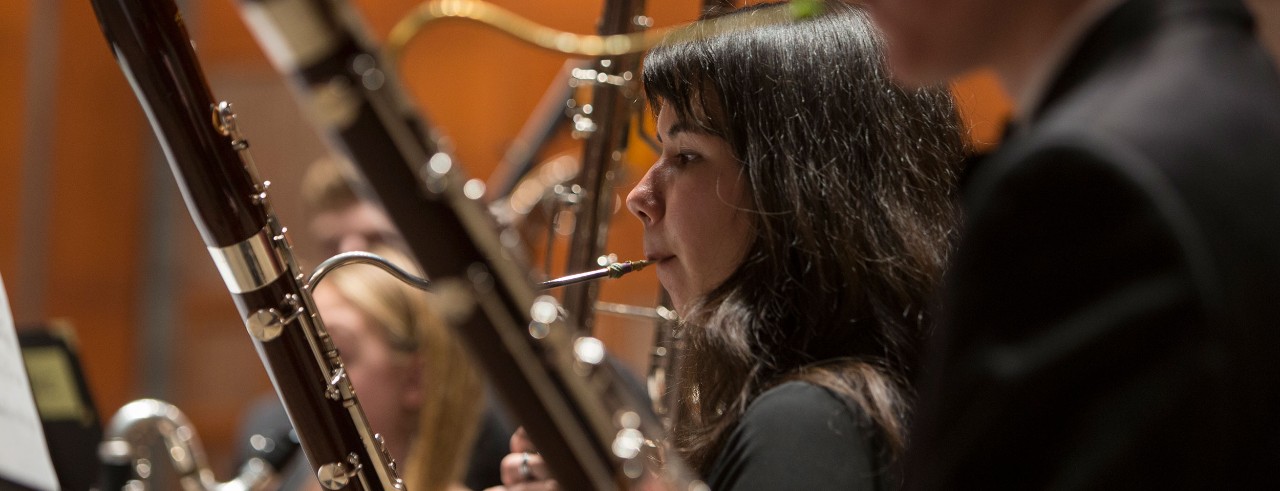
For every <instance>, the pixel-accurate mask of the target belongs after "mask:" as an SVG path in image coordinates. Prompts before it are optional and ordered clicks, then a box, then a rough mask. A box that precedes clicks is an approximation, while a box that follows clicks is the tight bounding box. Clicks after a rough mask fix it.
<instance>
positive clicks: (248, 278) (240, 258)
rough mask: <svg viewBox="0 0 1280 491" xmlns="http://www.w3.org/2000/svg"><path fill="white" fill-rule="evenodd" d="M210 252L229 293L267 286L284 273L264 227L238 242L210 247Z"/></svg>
mask: <svg viewBox="0 0 1280 491" xmlns="http://www.w3.org/2000/svg"><path fill="white" fill-rule="evenodd" d="M209 255H211V256H213V263H214V264H216V265H217V266H218V272H220V273H222V280H223V281H225V282H226V283H227V289H228V290H231V293H236V294H240V293H248V292H251V291H254V290H257V289H259V288H262V287H264V286H267V285H268V284H270V283H271V282H272V281H275V279H276V278H279V277H280V275H281V274H283V273H284V270H285V267H284V264H282V262H281V261H280V258H279V257H277V255H276V254H275V250H274V249H273V248H272V247H271V232H270V230H268V228H267V227H263V228H262V230H260V231H258V233H256V234H253V236H252V237H249V238H248V239H245V240H244V241H242V242H240V243H239V244H232V245H229V246H226V247H210V248H209Z"/></svg>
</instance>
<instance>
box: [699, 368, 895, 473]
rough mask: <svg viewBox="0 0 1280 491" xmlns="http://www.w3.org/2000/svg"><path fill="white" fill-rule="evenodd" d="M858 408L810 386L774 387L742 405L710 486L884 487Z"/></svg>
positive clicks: (801, 384)
mask: <svg viewBox="0 0 1280 491" xmlns="http://www.w3.org/2000/svg"><path fill="white" fill-rule="evenodd" d="M855 411H856V409H854V408H851V407H850V406H849V405H847V404H845V403H844V402H843V401H842V400H840V399H838V398H837V397H836V396H835V395H834V394H832V393H831V392H829V391H827V390H826V389H824V388H822V387H819V386H816V385H813V384H809V383H804V382H788V383H786V384H783V385H780V386H778V387H774V388H773V389H770V390H769V391H767V392H765V393H764V394H761V395H760V397H758V398H756V400H755V401H753V402H752V403H751V404H750V405H749V406H748V407H747V412H746V414H744V415H743V417H742V420H741V421H739V423H738V426H737V428H735V429H734V430H733V431H732V433H731V434H730V435H729V438H728V439H727V440H726V441H725V446H724V448H723V449H722V450H721V451H720V454H719V455H718V456H717V457H716V460H715V462H714V463H713V464H712V466H711V470H710V471H709V472H708V475H707V484H708V485H710V487H711V489H713V490H715V491H727V490H734V491H744V490H757V489H758V490H785V489H797V490H798V489H804V490H824V489H833V490H834V489H839V490H871V489H881V488H883V487H884V486H883V485H882V483H884V482H886V481H887V479H886V478H885V476H884V473H885V472H886V471H885V470H884V467H885V466H883V465H880V464H879V463H878V462H877V458H876V453H875V452H874V451H873V448H874V447H873V445H872V444H871V442H870V441H869V439H868V435H869V434H868V429H867V428H866V427H865V426H863V425H862V424H860V423H859V419H862V418H860V417H859V413H857V412H855Z"/></svg>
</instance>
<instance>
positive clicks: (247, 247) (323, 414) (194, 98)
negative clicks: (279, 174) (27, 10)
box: [93, 0, 403, 490]
mask: <svg viewBox="0 0 1280 491" xmlns="http://www.w3.org/2000/svg"><path fill="white" fill-rule="evenodd" d="M93 7H94V11H95V12H96V13H97V15H98V20H99V22H100V24H101V27H102V31H103V34H105V35H106V38H107V41H108V42H109V43H110V45H111V49H112V50H113V52H114V53H115V56H116V59H117V60H118V61H119V62H120V67H121V69H122V70H124V72H125V75H126V77H127V78H128V79H129V83H130V84H131V85H132V86H133V90H134V92H135V93H136V94H137V96H138V101H139V102H140V103H141V104H142V107H143V109H144V110H145V111H146V113H147V117H148V119H150V121H151V126H152V128H153V129H154V130H155V132H156V136H157V137H158V138H159V140H160V143H161V146H162V147H163V148H164V152H165V156H166V157H167V158H168V160H169V165H170V167H171V168H172V170H173V173H174V176H175V177H176V178H177V181H178V186H179V187H180V188H181V190H182V197H183V199H184V200H185V201H186V203H187V208H188V210H189V211H190V212H191V216H192V218H193V219H195V222H196V226H197V228H199V229H200V235H201V236H202V237H203V238H204V242H205V245H206V246H208V249H209V253H210V254H211V255H212V256H213V260H214V263H215V264H216V265H217V267H218V270H219V271H220V272H221V273H222V277H223V279H224V280H225V281H226V284H227V288H228V289H229V290H230V291H231V296H232V298H234V300H235V303H236V306H237V307H238V308H239V310H240V314H241V317H242V318H243V319H244V322H245V326H246V327H247V328H248V330H249V333H250V334H251V337H252V338H253V343H254V346H255V347H256V348H257V351H258V354H259V355H260V356H261V358H262V362H263V364H264V365H265V366H266V369H267V373H268V375H270V377H271V382H272V383H273V384H274V385H275V388H276V391H277V392H278V393H279V395H280V399H281V400H282V401H283V402H284V406H285V409H286V411H287V412H288V414H289V420H290V421H291V422H292V423H293V427H294V428H295V429H296V430H297V433H298V437H299V440H300V442H301V446H302V449H303V451H304V452H305V453H306V455H307V458H308V460H310V462H311V467H312V469H313V470H314V471H315V472H316V476H317V478H318V479H319V480H320V482H321V484H322V485H324V486H325V487H326V488H328V489H350V490H365V489H369V490H377V489H403V485H402V484H401V481H400V479H399V478H398V477H397V476H396V472H395V468H394V466H393V465H392V464H391V462H390V460H391V459H390V458H389V457H388V456H387V455H386V452H385V450H384V449H383V448H382V442H381V439H380V438H378V437H377V436H376V435H374V434H373V433H372V432H371V431H370V429H369V424H368V422H367V421H366V420H365V416H364V412H363V411H362V410H361V408H360V403H359V402H358V401H357V400H356V397H355V393H354V390H353V388H352V386H351V384H350V382H349V381H348V380H347V376H346V372H345V369H344V368H343V365H342V360H341V359H339V357H338V351H337V350H336V349H335V348H334V344H333V341H332V340H331V339H330V337H329V335H328V333H327V332H326V331H325V328H324V325H323V323H322V322H321V321H320V317H319V316H318V315H316V313H315V312H316V309H315V305H314V304H313V303H312V300H311V295H310V293H309V291H308V289H307V288H306V287H305V286H304V284H303V283H302V276H301V275H300V274H299V272H298V268H297V266H296V264H295V263H294V259H293V254H292V252H291V249H290V246H289V243H288V242H287V240H286V238H285V235H284V233H283V228H281V226H280V224H279V223H278V222H277V221H276V219H275V216H274V214H273V212H272V210H271V207H270V206H269V204H268V202H267V192H266V187H267V183H265V182H262V181H260V180H259V179H258V177H257V172H256V171H255V170H254V167H253V162H252V161H251V160H250V159H249V157H248V153H247V152H246V149H247V147H248V143H247V142H246V141H245V140H244V139H243V138H241V137H240V135H239V134H238V132H237V131H236V128H235V115H234V114H232V113H231V111H230V106H229V105H228V104H226V103H217V102H215V101H214V99H213V97H212V96H211V94H210V91H209V86H208V84H207V83H206V82H205V78H204V74H203V73H202V72H201V70H200V66H199V64H198V63H197V61H196V56H195V53H194V51H193V49H192V44H191V39H190V37H189V36H188V35H187V32H186V28H185V27H184V26H183V23H182V16H181V14H180V13H179V12H178V9H177V7H176V6H175V5H174V4H173V2H172V0H93Z"/></svg>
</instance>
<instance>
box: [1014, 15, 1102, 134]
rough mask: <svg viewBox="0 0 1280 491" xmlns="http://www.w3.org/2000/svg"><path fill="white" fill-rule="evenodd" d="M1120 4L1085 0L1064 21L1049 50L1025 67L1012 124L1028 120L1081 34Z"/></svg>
mask: <svg viewBox="0 0 1280 491" xmlns="http://www.w3.org/2000/svg"><path fill="white" fill-rule="evenodd" d="M1123 1H1124V0H1088V1H1087V2H1086V3H1085V5H1084V7H1082V8H1081V9H1080V10H1078V11H1077V12H1076V13H1075V14H1074V15H1072V16H1071V18H1070V19H1067V22H1066V23H1064V24H1063V27H1062V31H1061V34H1059V35H1058V36H1057V37H1056V38H1054V40H1053V42H1052V43H1051V44H1050V45H1049V48H1048V49H1046V50H1045V51H1044V52H1043V53H1042V54H1041V56H1040V57H1039V59H1037V60H1036V62H1034V63H1032V64H1031V66H1030V67H1029V69H1028V71H1027V76H1026V78H1025V80H1026V83H1025V84H1024V85H1023V87H1022V90H1021V91H1020V92H1019V93H1017V94H1014V96H1015V99H1014V103H1015V104H1014V107H1015V109H1014V111H1015V112H1014V119H1015V120H1016V121H1019V122H1026V121H1029V120H1030V119H1031V113H1032V111H1035V110H1036V108H1037V107H1038V106H1039V105H1040V104H1041V103H1042V102H1043V99H1044V97H1045V96H1046V95H1047V94H1046V92H1048V91H1049V86H1050V84H1052V83H1053V81H1054V79H1055V78H1057V77H1056V76H1057V75H1058V72H1059V71H1061V70H1062V69H1063V68H1065V65H1066V64H1067V62H1068V61H1069V60H1068V57H1070V56H1071V55H1072V54H1073V53H1074V52H1075V51H1076V49H1078V48H1079V47H1080V43H1081V42H1083V41H1084V37H1085V34H1087V33H1088V32H1089V29H1090V28H1091V27H1093V26H1094V25H1095V24H1097V23H1098V21H1100V20H1102V18H1103V17H1105V16H1106V15H1107V14H1108V13H1110V12H1111V11H1112V10H1114V9H1115V8H1116V7H1119V6H1120V4H1121V3H1122V2H1123Z"/></svg>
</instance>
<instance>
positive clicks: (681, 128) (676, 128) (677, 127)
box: [654, 121, 705, 143]
mask: <svg viewBox="0 0 1280 491" xmlns="http://www.w3.org/2000/svg"><path fill="white" fill-rule="evenodd" d="M684 132H690V133H705V132H704V131H701V130H700V129H699V128H698V127H696V126H693V125H690V124H689V123H686V122H684V121H677V122H676V123H675V124H672V125H671V127H670V128H668V129H667V138H671V137H673V136H675V135H676V134H677V133H684ZM654 136H655V137H657V138H658V143H662V133H661V132H655V133H654Z"/></svg>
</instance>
